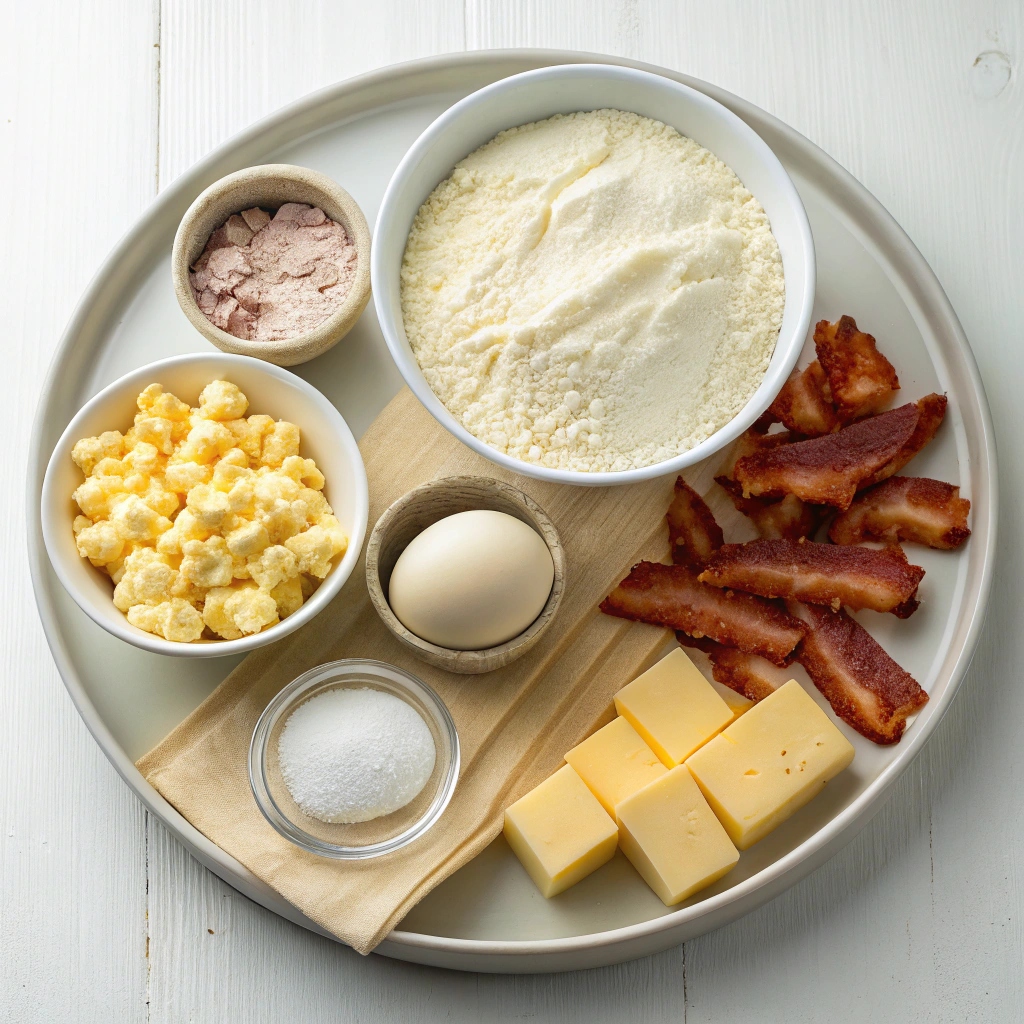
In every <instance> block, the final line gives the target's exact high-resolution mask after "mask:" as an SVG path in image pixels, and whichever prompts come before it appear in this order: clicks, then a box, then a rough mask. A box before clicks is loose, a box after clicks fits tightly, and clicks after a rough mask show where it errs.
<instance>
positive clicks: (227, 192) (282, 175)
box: [171, 164, 370, 366]
mask: <svg viewBox="0 0 1024 1024" xmlns="http://www.w3.org/2000/svg"><path fill="white" fill-rule="evenodd" d="M285 203H307V204H309V205H310V206H318V207H320V209H321V210H323V211H324V213H326V214H327V216H328V217H330V218H331V220H333V221H336V222H337V223H338V224H341V225H342V227H344V229H345V230H346V231H347V232H348V236H349V238H351V239H352V243H353V244H354V245H355V248H356V276H355V280H354V281H353V282H352V288H351V290H350V291H349V293H348V295H347V296H346V297H345V299H344V300H343V301H342V303H341V305H340V306H338V308H337V309H336V310H335V311H334V312H333V313H332V314H331V315H330V316H329V317H328V318H327V319H326V320H324V321H323V323H321V324H320V325H319V326H318V327H315V328H314V329H313V330H311V331H307V332H306V333H305V334H297V335H295V337H293V338H285V339H284V340H281V341H246V340H245V339H243V338H236V337H235V336H234V335H233V334H228V332H227V331H222V330H221V329H220V328H219V327H215V326H214V325H213V324H212V323H210V321H209V320H207V318H206V315H205V314H204V313H203V311H202V310H201V309H200V308H199V304H198V303H197V302H196V297H195V294H194V293H193V291H192V285H191V284H190V283H189V279H188V273H189V268H190V267H191V266H192V264H193V263H195V261H196V260H197V259H198V258H199V256H200V254H201V253H202V251H203V249H205V248H206V243H207V242H208V241H209V239H210V235H211V234H213V232H214V231H215V230H216V229H217V228H218V227H220V225H221V224H223V223H224V222H225V221H226V220H227V219H228V217H230V216H231V215H232V214H234V213H241V212H242V210H249V209H252V207H254V206H260V207H262V208H263V209H266V210H276V209H277V208H278V207H280V206H283V205H284V204H285ZM171 276H172V277H173V279H174V294H175V295H176V296H177V299H178V304H179V305H180V306H181V308H182V310H183V312H184V313H185V316H187V317H188V319H189V322H190V323H191V324H192V326H193V327H194V328H195V329H196V330H197V331H198V332H199V333H200V334H201V335H202V336H203V337H204V338H206V339H207V341H210V342H212V343H213V344H214V345H216V346H217V348H219V349H220V350H221V351H222V352H233V353H235V354H236V355H243V356H253V357H254V358H256V359H264V360H266V361H267V362H268V363H276V364H277V365H278V366H295V365H296V364H297V363H304V362H306V361H307V360H309V359H312V358H313V357H314V356H319V355H322V354H323V353H324V352H326V351H327V350H328V349H330V348H332V347H333V346H335V345H337V343H338V342H339V341H341V339H342V338H344V337H345V335H346V334H348V332H349V331H350V330H351V329H352V327H353V326H354V325H355V322H356V321H357V320H358V319H359V316H360V314H361V313H362V312H363V310H364V309H365V308H366V304H367V302H369V300H370V229H369V228H368V227H367V224H366V218H365V217H364V216H363V211H362V210H360V209H359V206H358V205H357V203H356V201H355V200H354V199H353V198H352V197H351V196H350V195H349V194H348V193H347V192H346V191H345V190H344V189H343V188H342V187H341V186H340V185H338V184H337V182H334V181H332V180H331V179H330V178H328V177H327V175H325V174H320V173H319V172H318V171H311V170H310V169H309V168H307V167H296V166H293V165H292V164H263V165H260V166H257V167H246V168H245V169H244V170H241V171H235V173H234V174H229V175H228V176H227V177H225V178H221V179H220V181H215V182H214V183H213V184H212V185H211V186H210V187H209V188H208V189H206V191H205V192H202V193H200V195H199V196H198V198H197V199H196V201H195V202H194V203H193V204H192V205H191V206H190V207H189V208H188V210H187V211H186V213H185V216H184V217H182V219H181V224H179V225H178V231H177V234H175V236H174V250H173V252H172V254H171Z"/></svg>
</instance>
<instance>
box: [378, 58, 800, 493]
mask: <svg viewBox="0 0 1024 1024" xmlns="http://www.w3.org/2000/svg"><path fill="white" fill-rule="evenodd" d="M606 107H611V108H615V109H618V110H627V111H632V112H634V113H637V114H641V115H643V116H645V117H650V118H654V119H655V120H657V121H662V122H664V123H665V124H668V125H671V126H672V127H673V128H675V129H677V130H678V131H679V132H681V133H682V134H683V135H686V136H688V137H689V138H691V139H693V140H694V141H696V142H698V143H700V145H702V146H704V147H705V148H706V149H709V150H710V151H711V152H712V153H714V154H715V156H717V157H719V159H721V160H723V161H724V162H725V163H727V164H728V165H729V166H730V167H731V168H732V169H733V170H734V171H735V172H736V174H737V175H738V176H739V178H740V180H741V181H742V182H743V184H744V185H746V187H747V188H748V189H749V190H750V191H751V192H752V193H753V194H754V196H755V197H756V198H757V200H758V201H759V202H760V203H761V205H762V206H763V207H764V209H765V211H766V212H767V214H768V217H769V220H770V221H771V226H772V231H773V233H774V234H775V238H776V240H777V241H778V244H779V249H780V251H781V253H782V263H783V269H784V271H785V277H786V307H785V312H784V314H783V318H782V327H781V330H780V331H779V340H778V343H777V344H776V346H775V353H774V355H773V356H772V359H771V362H770V364H769V366H768V371H767V373H766V374H765V377H764V380H763V381H762V382H761V386H760V387H759V388H758V389H757V391H756V392H755V393H754V396H753V397H752V398H751V399H750V401H749V402H748V403H747V404H746V405H745V406H744V408H743V409H742V410H741V412H740V413H739V414H738V415H737V416H735V417H734V418H733V419H732V420H730V421H729V423H727V424H726V425H725V426H724V427H722V428H721V429H720V430H718V431H717V432H716V433H714V434H712V436H711V437H709V438H708V439H707V440H706V441H703V442H702V443H701V444H699V445H697V446H696V447H694V448H691V449H690V450H689V451H687V452H684V453H683V454H682V455H677V456H676V457H675V458H672V459H667V460H666V461H664V462H659V463H656V464H655V465H653V466H645V467H644V468H642V469H629V470H623V471H621V472H613V473H580V472H575V471H569V470H560V469H548V468H546V467H544V466H536V465H534V464H532V463H529V462H523V461H520V460H519V459H515V458H512V457H511V456H509V455H505V454H503V453H502V452H499V451H497V450H495V449H494V448H491V447H490V445H488V444H486V443H485V442H483V441H481V440H480V439H479V438H477V437H474V436H473V435H472V434H471V433H470V432H469V431H468V430H466V429H465V427H463V426H462V424H461V423H459V422H458V420H456V419H455V417H454V416H452V414H451V413H450V412H448V410H447V409H446V408H445V407H444V405H443V404H442V403H441V401H440V399H438V397H437V396H436V395H435V394H434V392H433V391H432V390H431V388H430V385H429V384H428V383H427V381H426V379H425V378H424V376H423V373H422V371H421V370H420V366H419V363H418V362H417V361H416V357H415V355H413V352H412V349H411V348H410V346H409V341H408V339H407V338H406V335H405V326H404V323H403V319H402V308H401V279H400V273H401V267H402V256H403V254H404V252H405V243H406V239H407V237H408V234H409V229H410V227H411V226H412V221H413V218H414V217H415V215H416V211H417V210H419V208H420V206H421V205H422V204H423V201H424V200H425V199H426V198H427V196H429V195H430V193H431V192H432V191H433V189H434V188H435V187H436V186H437V184H438V183H439V182H440V181H443V180H444V179H445V178H446V177H448V175H449V174H450V173H451V172H452V169H453V168H454V167H455V165H456V164H457V163H458V162H459V161H460V160H462V159H463V158H464V157H466V156H468V155H469V154H470V153H471V152H473V150H475V149H476V148H477V147H479V146H481V145H483V144H484V143H485V142H487V141H489V140H490V139H492V138H493V137H494V136H495V135H497V134H498V132H500V131H503V130H504V129H506V128H513V127H515V126H516V125H520V124H527V123H529V122H531V121H538V120H543V119H544V118H547V117H551V116H552V115H553V114H568V113H572V112H573V111H577V110H599V109H602V108H606ZM814 270H815V263H814V243H813V241H812V240H811V229H810V225H809V224H808V222H807V214H806V212H805V211H804V207H803V203H802V202H801V201H800V197H799V195H798V194H797V191H796V188H795V187H794V186H793V182H792V181H791V180H790V177H789V175H788V174H787V173H786V171H785V169H784V168H783V166H782V164H781V163H780V162H779V160H778V158H777V157H776V156H775V154H774V153H773V152H772V151H771V150H770V149H769V148H768V146H767V145H766V144H765V142H764V141H763V140H762V139H761V137H760V136H759V135H758V134H757V133H756V132H755V131H754V130H753V129H752V128H750V127H749V126H748V125H747V124H746V123H745V122H744V121H742V120H741V119H740V118H738V117H737V116H736V115H735V114H734V113H732V111H730V110H727V109H726V108H725V107H723V106H722V105H721V104H720V103H717V102H715V100H712V99H709V98H708V97H707V96H705V95H703V94H702V93H699V92H696V91H695V90H693V89H690V88H688V87H687V86H685V85H680V84H679V83H678V82H673V81H671V80H670V79H667V78H662V77H660V76H659V75H652V74H649V73H647V72H646V71H637V70H634V69H632V68H624V67H613V66H611V65H607V64H568V65H561V66H558V67H550V68H542V69H540V70H538V71H527V72H525V73H524V74H521V75H513V76H512V77H511V78H505V79H503V80H501V81H500V82H495V83H494V84H493V85H489V86H487V87H486V88H484V89H480V90H479V91H477V92H474V93H472V94H471V95H469V96H467V97H466V98H465V99H463V100H460V101H459V102H458V103H456V104H455V105H454V106H453V107H451V108H449V109H448V110H446V111H445V112H444V113H443V114H442V115H441V116H440V117H439V118H438V119H437V120H436V121H434V123H433V124H431V125H430V127H429V128H427V130H426V131H425V132H424V133H423V134H422V135H421V136H420V137H419V138H418V139H417V140H416V142H415V143H414V144H413V146H412V147H411V148H410V150H409V151H408V153H406V155H405V157H404V158H403V160H402V162H401V163H400V164H399V165H398V169H397V170H396V171H395V173H394V175H393V176H392V178H391V182H390V183H389V185H388V188H387V191H386V192H385V194H384V199H383V201H382V203H381V207H380V212H379V214H378V215H377V224H376V227H375V229H374V234H373V246H372V251H371V256H370V277H371V282H372V288H373V301H374V304H375V306H376V309H377V319H378V320H379V321H380V326H381V330H382V331H383V333H384V338H385V340H386V341H387V345H388V348H389V349H390V351H391V355H392V357H393V358H394V360H395V362H396V363H397V364H398V369H399V370H400V372H401V374H402V376H403V377H404V378H405V382H406V383H407V384H408V385H409V387H410V388H411V389H412V391H413V393H414V394H415V395H416V397H417V398H418V399H419V400H420V401H421V402H422V403H423V404H424V405H425V406H426V408H427V409H428V410H429V412H430V413H431V415H433V417H434V418H435V419H436V420H437V421H438V422H439V423H440V424H441V425H442V426H443V427H445V429H447V430H449V431H450V432H451V433H452V434H454V435H455V436H456V437H457V438H458V439H459V440H460V441H463V442H464V443H465V444H467V445H469V447H470V448H472V449H473V450H474V451H477V452H479V453H480V454H481V455H483V456H484V457H485V458H488V459H490V460H491V461H492V462H496V463H497V464H498V465H500V466H504V467H505V468H506V469H510V470H512V471H514V472H517V473H522V474H524V475H526V476H531V477H535V478H537V479H539V480H554V481H558V482H560V483H567V484H577V485H590V486H594V485H598V486H607V485H611V484H624V483H630V482H633V481H636V480H646V479H649V478H651V477H656V476H662V475H664V474H667V473H675V472H678V471H679V470H681V469H683V468H684V467H686V466H692V465H693V464H694V463H697V462H700V461H701V460H703V459H706V458H707V457H708V456H709V455H712V454H713V453H714V452H716V451H718V450H719V449H720V448H724V447H725V446H726V445H727V444H729V443H730V442H732V441H734V440H735V439H736V438H737V437H739V436H740V434H742V433H743V431H744V430H746V429H747V428H748V427H750V426H751V425H752V424H753V423H754V421H755V420H756V419H757V418H758V417H759V416H760V415H761V414H762V413H763V412H764V411H765V410H766V409H767V408H768V406H769V405H770V404H771V402H772V400H773V399H774V398H775V396H776V395H777V394H778V393H779V389H780V388H781V387H782V385H783V384H784V383H785V381H786V378H787V377H788V376H789V375H790V373H791V372H792V371H793V368H794V367H795V366H796V361H797V359H798V357H799V355H800V350H801V348H802V347H803V344H804V340H805V338H806V335H807V329H808V326H809V325H810V321H811V306H812V303H813V301H814Z"/></svg>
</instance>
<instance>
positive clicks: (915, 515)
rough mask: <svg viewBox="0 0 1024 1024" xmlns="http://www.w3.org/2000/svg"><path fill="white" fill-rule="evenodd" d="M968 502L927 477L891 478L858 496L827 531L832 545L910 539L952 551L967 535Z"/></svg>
mask: <svg viewBox="0 0 1024 1024" xmlns="http://www.w3.org/2000/svg"><path fill="white" fill-rule="evenodd" d="M970 510H971V503H970V502H969V501H968V500H967V499H966V498H961V497H960V488H959V487H954V486H953V485H952V484H947V483H943V482H942V481H941V480H930V479H928V477H914V476H893V477H890V478H889V479H888V480H884V481H882V483H880V484H876V485H875V486H874V487H871V488H869V489H868V490H866V491H862V492H861V493H860V494H858V495H857V497H856V499H855V500H854V502H853V504H852V505H851V506H850V507H849V508H848V509H847V510H846V511H845V512H841V513H840V514H839V515H838V516H836V518H835V519H834V520H833V522H832V525H831V526H830V527H829V531H828V535H829V537H830V538H831V539H832V540H833V541H834V542H835V543H836V544H856V543H857V542H858V541H862V540H884V541H888V542H890V543H895V542H896V541H913V542H916V543H918V544H926V545H927V546H928V547H930V548H940V549H942V550H944V551H952V550H953V548H956V547H959V546H960V545H961V544H962V543H963V542H964V541H965V540H966V539H967V538H968V537H969V536H970V535H971V531H970V530H969V529H968V528H967V514H968V513H969V512H970Z"/></svg>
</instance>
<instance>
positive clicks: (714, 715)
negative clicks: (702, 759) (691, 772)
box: [615, 649, 735, 768]
mask: <svg viewBox="0 0 1024 1024" xmlns="http://www.w3.org/2000/svg"><path fill="white" fill-rule="evenodd" d="M615 710H616V711H618V713H619V714H620V715H621V716H622V717H623V718H625V719H626V720H627V721H628V722H629V724H630V725H632V726H633V728H634V729H636V731H637V732H638V733H639V734H640V735H641V736H642V737H643V738H644V740H645V742H646V743H647V745H648V746H649V747H650V748H651V750H653V751H654V752H655V753H656V754H657V755H658V757H659V758H661V760H662V762H663V763H664V764H665V765H667V766H668V767H669V768H674V767H675V766H676V765H677V764H682V763H683V761H685V760H686V759H687V758H688V757H689V756H690V755H691V754H692V753H693V752H694V751H695V750H696V749H697V748H698V747H700V746H702V745H703V744H705V743H707V741H708V740H709V739H711V737H712V736H715V735H717V734H718V733H720V732H721V731H722V730H723V729H724V728H725V727H726V726H727V725H728V724H729V723H730V722H731V721H732V720H733V718H734V717H735V716H734V715H733V713H732V710H731V709H730V707H729V705H728V704H726V702H725V701H724V700H723V699H722V698H721V697H720V696H719V695H718V694H717V693H716V692H715V689H714V687H713V686H712V685H711V684H710V683H709V682H708V681H707V680H706V679H705V678H704V676H703V674H702V673H701V671H700V669H698V668H697V666H696V665H694V663H693V662H692V661H690V659H689V658H688V657H687V656H686V653H685V652H684V651H683V650H682V649H676V650H674V651H673V652H672V653H671V654H669V655H667V656H666V657H664V658H662V659H661V661H659V662H658V664H657V665H654V666H652V667H651V668H649V669H648V670H647V671H646V672H644V673H643V675H640V676H637V678H636V679H634V680H633V682H631V683H630V684H629V685H628V686H624V687H623V688H622V689H621V690H619V692H618V693H617V694H615Z"/></svg>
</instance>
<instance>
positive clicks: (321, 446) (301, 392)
mask: <svg viewBox="0 0 1024 1024" xmlns="http://www.w3.org/2000/svg"><path fill="white" fill-rule="evenodd" d="M215 380H222V381H230V382H231V383H232V384H235V385H236V386H237V387H238V388H240V389H241V391H242V392H243V393H244V395H245V396H246V397H247V398H248V400H249V406H248V410H247V412H248V414H250V415H252V414H266V415H267V416H270V417H272V418H273V419H274V420H286V421H288V422H289V423H292V424H295V425H297V426H298V427H299V429H300V431H301V437H300V441H299V454H300V455H301V456H302V458H304V459H313V460H315V463H316V466H317V467H318V468H319V470H320V471H321V472H322V474H323V478H324V483H323V488H322V494H323V497H324V498H325V499H326V500H327V501H328V502H329V503H330V506H331V509H332V510H333V513H334V515H335V516H336V517H337V520H338V523H339V524H340V528H341V530H342V531H343V532H344V534H345V536H346V538H347V547H345V550H344V551H343V553H339V554H337V555H336V556H335V557H333V558H332V560H331V564H330V567H329V569H328V570H327V572H326V575H325V576H324V577H323V579H322V582H321V583H319V586H317V588H316V589H315V590H314V591H313V592H312V594H311V595H309V596H308V597H306V599H305V600H304V601H303V602H302V603H301V605H300V606H299V607H298V608H297V609H296V610H294V611H292V612H291V614H288V615H287V617H283V618H281V619H280V621H274V622H273V623H272V624H268V625H266V626H265V627H264V628H262V629H260V630H259V631H257V632H251V633H248V632H247V633H246V634H245V635H241V636H236V637H235V638H233V639H222V638H217V639H211V638H210V637H209V636H206V635H205V634H204V637H203V638H201V639H198V640H195V641H192V642H183V641H180V640H170V639H165V638H164V636H163V635H158V634H157V633H155V632H149V631H147V630H144V629H141V628H139V627H138V626H136V625H133V624H132V623H131V622H130V621H129V620H128V618H127V617H126V615H125V613H124V612H122V611H121V610H119V609H118V608H117V607H116V606H115V604H114V600H113V597H114V583H113V580H112V579H111V577H110V576H109V575H108V574H107V573H106V572H104V571H103V570H102V569H101V568H97V567H96V564H95V563H94V564H90V561H89V559H87V558H84V557H83V556H82V554H80V553H79V549H78V546H77V543H76V536H75V533H74V532H73V529H72V524H73V522H74V521H75V518H76V516H79V515H80V514H81V512H82V510H81V509H80V507H79V505H78V504H77V503H76V501H75V499H74V498H73V497H72V495H73V493H74V492H75V490H76V488H77V487H79V485H81V484H82V482H83V473H82V470H81V469H80V468H79V467H78V466H77V465H76V464H75V462H74V461H73V460H72V455H71V453H72V449H73V448H74V446H75V443H76V442H77V441H78V440H79V439H81V438H91V437H95V436H97V435H99V434H101V433H102V432H104V431H113V430H117V431H126V430H127V429H128V428H129V427H131V426H132V422H133V417H134V416H135V414H136V413H137V411H138V407H137V405H136V399H137V398H138V396H139V394H140V392H142V391H143V389H145V388H147V387H148V386H149V385H151V384H159V385H161V386H162V388H163V390H164V391H165V392H170V393H171V394H173V395H175V396H177V397H178V398H180V399H181V400H182V401H183V402H185V403H186V404H187V405H190V406H195V405H196V404H197V400H198V396H199V394H200V392H201V391H202V390H203V389H204V388H205V387H206V386H207V385H208V384H210V382H211V381H215ZM368 512H369V494H368V488H367V481H366V470H365V468H364V466H363V460H362V456H361V455H360V453H359V447H358V445H357V443H356V440H355V438H354V437H353V435H352V432H351V430H349V428H348V425H347V424H346V423H345V420H344V419H343V418H342V416H341V414H340V413H339V412H338V410H337V409H335V408H334V406H333V405H332V404H331V403H330V402H329V401H328V400H327V399H326V398H325V397H324V396H323V395H322V394H321V393H320V392H319V391H318V390H317V389H316V388H314V387H313V386H312V385H311V384H308V383H307V382H306V381H304V380H303V379H302V378H301V377H297V376H296V375H295V374H293V373H291V372H289V371H288V370H285V369H282V368H281V367H278V366H274V365H273V364H271V363H268V362H265V361H263V360H260V359H253V358H251V357H249V356H240V355H229V354H225V353H220V352H212V353H193V354H189V355H182V356H173V357H171V358H169V359H162V360H160V361H158V362H155V363H149V364H148V365H146V366H143V367H140V368H139V369H137V370H133V371H132V372H130V373H128V374H125V375H124V376H123V377H121V378H119V379H118V380H115V381H114V382H113V383H112V384H109V385H108V386H107V387H106V388H104V389H103V390H102V391H100V392H99V393H98V394H96V395H94V396H93V397H92V398H91V399H89V401H88V402H86V404H85V405H84V406H83V407H82V409H81V410H79V412H78V413H77V415H76V416H75V417H74V418H73V419H72V420H71V422H70V423H69V424H68V426H67V427H66V429H65V430H64V432H63V433H62V434H61V437H60V440H59V441H58V442H57V444H56V446H55V448H54V450H53V454H52V455H51V456H50V462H49V464H48V466H47V469H46V475H45V477H44V479H43V488H42V494H41V498H40V514H41V518H42V529H43V541H44V543H45V545H46V551H47V554H48V555H49V556H50V562H51V564H52V565H53V568H54V571H55V572H56V573H57V576H58V578H59V579H60V581H61V583H62V584H63V585H64V588H65V590H67V592H68V593H69V594H70V595H71V597H72V598H74V600H75V602H76V603H77V604H78V606H79V607H80V608H81V609H82V611H84V612H85V614H86V615H88V616H89V618H91V619H92V620H93V621H94V622H95V623H97V624H98V625H100V626H102V627H103V628H104V629H105V630H107V632H109V633H112V634H113V635H114V636H116V637H118V638H119V639H121V640H124V641H126V642H127V643H130V644H133V645H134V646H136V647H140V648H142V649H143V650H147V651H151V652H153V653H155V654H169V655H174V656H176V657H194V658H212V657H221V656H225V655H231V654H242V653H244V652H246V651H250V650H253V649H254V648H256V647H261V646H263V645H264V644H268V643H271V642H273V641H275V640H279V639H281V637H284V636H287V635H288V634H289V633H291V632H293V631H294V630H295V629H297V628H298V627H299V626H301V625H303V624H304V623H306V622H308V621H309V620H310V619H312V618H313V617H314V616H315V615H317V614H318V613H319V612H320V611H322V610H323V609H324V608H325V607H326V606H327V605H328V604H329V603H330V601H331V599H332V598H333V597H334V596H335V595H336V594H337V593H338V591H339V590H340V589H341V587H342V585H343V584H344V583H345V581H346V580H347V579H348V577H349V576H350V575H351V573H352V570H353V569H354V568H355V566H356V563H357V562H358V560H359V554H360V550H361V548H362V543H363V537H364V535H365V533H366V520H367V516H368ZM177 514H178V515H180V513H177ZM319 571H322V569H321V570H319ZM250 582H251V581H250ZM215 585H216V586H220V585H221V584H215ZM168 596H169V595H168ZM133 610H134V609H133ZM206 632H207V633H208V632H209V631H206ZM243 632H244V631H243Z"/></svg>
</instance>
